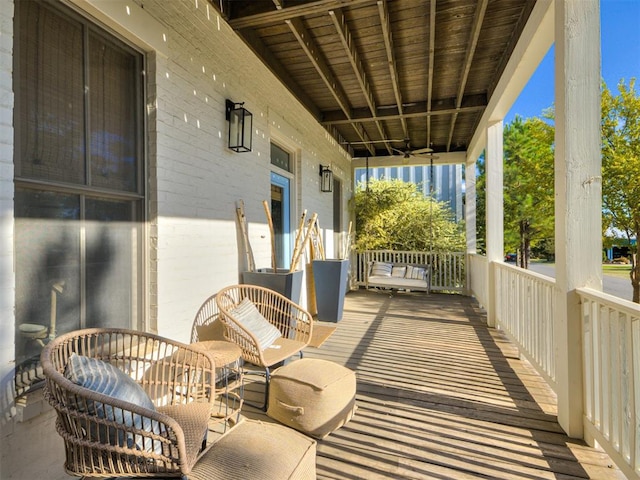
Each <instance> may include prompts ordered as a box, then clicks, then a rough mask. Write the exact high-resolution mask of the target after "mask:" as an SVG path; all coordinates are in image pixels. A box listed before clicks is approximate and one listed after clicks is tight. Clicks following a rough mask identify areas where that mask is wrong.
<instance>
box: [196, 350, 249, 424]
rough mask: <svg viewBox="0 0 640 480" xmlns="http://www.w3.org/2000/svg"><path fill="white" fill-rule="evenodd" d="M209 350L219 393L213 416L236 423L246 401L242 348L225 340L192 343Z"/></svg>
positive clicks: (219, 419)
mask: <svg viewBox="0 0 640 480" xmlns="http://www.w3.org/2000/svg"><path fill="white" fill-rule="evenodd" d="M191 345H192V346H193V347H194V348H196V349H198V350H203V351H206V352H208V353H209V354H211V355H212V356H213V360H214V362H215V364H216V375H215V380H214V382H215V389H216V391H217V392H220V393H219V394H218V402H217V407H218V408H217V409H216V410H214V411H213V412H212V414H211V416H212V417H213V418H214V419H216V420H218V421H219V422H229V423H233V424H236V423H238V420H239V418H240V410H241V409H242V404H243V402H244V377H243V371H242V364H241V356H242V350H241V349H240V347H239V346H237V345H236V344H235V343H231V342H225V341H224V340H207V341H203V342H196V343H192V344H191Z"/></svg>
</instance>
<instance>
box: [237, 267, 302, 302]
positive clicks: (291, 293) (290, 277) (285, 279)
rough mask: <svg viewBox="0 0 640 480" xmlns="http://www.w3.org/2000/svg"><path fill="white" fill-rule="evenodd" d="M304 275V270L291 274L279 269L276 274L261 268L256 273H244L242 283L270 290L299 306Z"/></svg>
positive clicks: (271, 270)
mask: <svg viewBox="0 0 640 480" xmlns="http://www.w3.org/2000/svg"><path fill="white" fill-rule="evenodd" d="M302 273H303V272H302V270H296V271H295V272H289V270H287V269H284V268H282V269H280V268H279V269H277V270H276V271H275V272H274V271H273V269H272V268H259V269H258V270H257V271H255V272H242V283H244V284H249V285H258V286H259V287H265V288H268V289H270V290H273V291H275V292H278V293H280V294H282V295H284V296H285V297H287V298H288V299H289V300H291V301H293V302H295V303H298V304H299V303H300V294H301V292H302Z"/></svg>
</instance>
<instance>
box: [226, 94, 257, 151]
mask: <svg viewBox="0 0 640 480" xmlns="http://www.w3.org/2000/svg"><path fill="white" fill-rule="evenodd" d="M225 105H226V117H227V120H229V148H230V149H231V150H233V151H234V152H250V151H251V131H252V129H253V114H252V113H251V112H250V111H249V110H247V109H246V108H244V102H242V103H236V102H234V101H232V100H227V101H226V103H225Z"/></svg>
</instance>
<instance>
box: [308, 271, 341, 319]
mask: <svg viewBox="0 0 640 480" xmlns="http://www.w3.org/2000/svg"><path fill="white" fill-rule="evenodd" d="M348 274H349V260H314V261H313V281H314V283H315V291H316V304H317V308H318V320H322V321H326V322H339V321H340V320H342V312H343V309H344V296H345V295H346V293H347V279H348Z"/></svg>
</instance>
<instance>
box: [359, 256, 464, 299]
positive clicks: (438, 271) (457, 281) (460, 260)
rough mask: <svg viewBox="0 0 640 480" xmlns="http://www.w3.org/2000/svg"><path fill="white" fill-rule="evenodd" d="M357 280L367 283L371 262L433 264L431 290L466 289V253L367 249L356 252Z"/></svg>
mask: <svg viewBox="0 0 640 480" xmlns="http://www.w3.org/2000/svg"><path fill="white" fill-rule="evenodd" d="M356 256H357V258H356V280H357V284H358V285H365V272H366V269H367V268H368V266H369V265H370V263H371V262H389V263H403V264H415V265H430V266H431V291H448V292H462V291H464V290H465V265H464V259H465V254H464V253H462V252H431V253H430V252H415V251H413V252H412V251H395V250H367V251H364V252H357V253H356Z"/></svg>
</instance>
